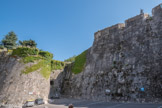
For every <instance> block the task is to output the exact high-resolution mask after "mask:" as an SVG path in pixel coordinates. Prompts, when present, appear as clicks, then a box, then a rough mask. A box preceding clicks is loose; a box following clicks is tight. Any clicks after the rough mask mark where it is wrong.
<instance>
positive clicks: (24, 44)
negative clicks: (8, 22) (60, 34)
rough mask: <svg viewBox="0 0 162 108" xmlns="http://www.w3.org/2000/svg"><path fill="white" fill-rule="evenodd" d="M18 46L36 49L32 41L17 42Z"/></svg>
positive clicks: (35, 44)
mask: <svg viewBox="0 0 162 108" xmlns="http://www.w3.org/2000/svg"><path fill="white" fill-rule="evenodd" d="M19 44H20V45H21V46H30V47H36V46H37V43H36V42H35V41H34V40H31V39H30V40H24V41H19Z"/></svg>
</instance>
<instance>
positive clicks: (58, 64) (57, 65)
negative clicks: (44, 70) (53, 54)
mask: <svg viewBox="0 0 162 108" xmlns="http://www.w3.org/2000/svg"><path fill="white" fill-rule="evenodd" d="M64 67H65V63H64V62H62V61H57V60H52V61H51V70H62V69H64Z"/></svg>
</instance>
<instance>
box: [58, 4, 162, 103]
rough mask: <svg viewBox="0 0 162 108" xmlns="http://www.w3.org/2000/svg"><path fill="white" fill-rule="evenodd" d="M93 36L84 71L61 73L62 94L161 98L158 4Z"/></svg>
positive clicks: (161, 22) (160, 14)
mask: <svg viewBox="0 0 162 108" xmlns="http://www.w3.org/2000/svg"><path fill="white" fill-rule="evenodd" d="M152 15H153V16H149V15H148V14H144V13H141V14H140V15H137V16H135V17H133V18H130V19H128V20H126V21H125V24H117V25H114V26H112V27H108V28H105V29H103V30H101V31H98V32H96V33H95V36H94V37H95V40H94V43H93V46H92V47H91V48H90V49H89V50H88V53H87V61H86V65H85V69H84V71H83V72H81V73H80V74H77V75H74V74H72V73H71V71H70V69H66V68H65V71H64V72H63V73H61V74H62V76H61V77H62V78H63V79H64V80H63V83H62V94H63V95H67V96H73V97H75V98H85V99H94V100H108V101H109V100H119V101H155V100H156V99H162V4H160V5H158V6H157V7H155V8H153V10H152Z"/></svg>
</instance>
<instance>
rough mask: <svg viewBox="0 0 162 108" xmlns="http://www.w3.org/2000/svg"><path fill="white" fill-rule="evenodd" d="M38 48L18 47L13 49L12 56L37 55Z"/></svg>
mask: <svg viewBox="0 0 162 108" xmlns="http://www.w3.org/2000/svg"><path fill="white" fill-rule="evenodd" d="M38 53H39V50H38V49H37V48H28V47H18V48H16V49H13V52H12V56H15V55H16V56H19V57H27V56H34V55H35V56H37V55H38Z"/></svg>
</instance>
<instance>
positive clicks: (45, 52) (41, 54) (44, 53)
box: [39, 51, 53, 60]
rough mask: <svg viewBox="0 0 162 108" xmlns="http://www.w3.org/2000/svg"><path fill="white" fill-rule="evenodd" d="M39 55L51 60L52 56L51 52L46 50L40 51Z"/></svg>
mask: <svg viewBox="0 0 162 108" xmlns="http://www.w3.org/2000/svg"><path fill="white" fill-rule="evenodd" d="M39 55H40V56H42V57H44V58H45V59H48V60H51V59H52V58H53V54H51V53H50V52H48V51H40V52H39Z"/></svg>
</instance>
